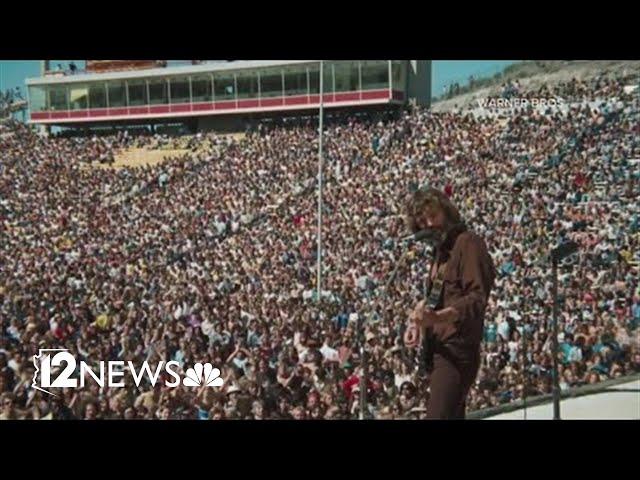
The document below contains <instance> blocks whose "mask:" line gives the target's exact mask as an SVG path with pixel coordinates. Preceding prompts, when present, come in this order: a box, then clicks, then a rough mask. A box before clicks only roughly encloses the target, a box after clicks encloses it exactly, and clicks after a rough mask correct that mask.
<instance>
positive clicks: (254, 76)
mask: <svg viewBox="0 0 640 480" xmlns="http://www.w3.org/2000/svg"><path fill="white" fill-rule="evenodd" d="M236 82H237V86H238V98H258V72H257V71H255V70H254V71H243V72H242V71H241V72H238V73H237V74H236Z"/></svg>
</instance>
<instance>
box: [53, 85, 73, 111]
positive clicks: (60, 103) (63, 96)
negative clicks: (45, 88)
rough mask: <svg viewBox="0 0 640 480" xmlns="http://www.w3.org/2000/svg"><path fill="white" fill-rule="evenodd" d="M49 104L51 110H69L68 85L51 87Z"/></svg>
mask: <svg viewBox="0 0 640 480" xmlns="http://www.w3.org/2000/svg"><path fill="white" fill-rule="evenodd" d="M49 106H50V109H51V110H55V111H59V110H68V109H69V102H68V98H67V87H66V86H61V87H57V86H56V87H51V89H50V90H49Z"/></svg>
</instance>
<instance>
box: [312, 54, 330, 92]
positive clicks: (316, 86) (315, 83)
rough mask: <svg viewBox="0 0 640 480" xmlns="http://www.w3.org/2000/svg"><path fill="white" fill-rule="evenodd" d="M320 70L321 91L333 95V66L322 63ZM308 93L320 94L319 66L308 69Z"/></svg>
mask: <svg viewBox="0 0 640 480" xmlns="http://www.w3.org/2000/svg"><path fill="white" fill-rule="evenodd" d="M322 68H323V77H324V79H323V85H322V90H323V92H324V93H333V92H334V89H333V87H334V86H333V65H332V64H330V63H327V62H324V65H323V67H322ZM309 92H310V93H311V94H316V95H317V94H319V93H320V65H314V66H311V67H309Z"/></svg>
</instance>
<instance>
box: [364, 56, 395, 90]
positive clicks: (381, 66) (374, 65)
mask: <svg viewBox="0 0 640 480" xmlns="http://www.w3.org/2000/svg"><path fill="white" fill-rule="evenodd" d="M361 68H362V90H378V89H383V88H389V62H388V61H387V60H373V61H369V60H367V61H364V62H362V63H361Z"/></svg>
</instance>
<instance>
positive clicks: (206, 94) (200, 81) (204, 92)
mask: <svg viewBox="0 0 640 480" xmlns="http://www.w3.org/2000/svg"><path fill="white" fill-rule="evenodd" d="M211 92H212V89H211V77H210V76H209V75H202V76H197V77H192V78H191V93H192V95H193V101H194V102H210V101H212V100H213V95H212V94H211ZM172 93H173V90H172Z"/></svg>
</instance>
